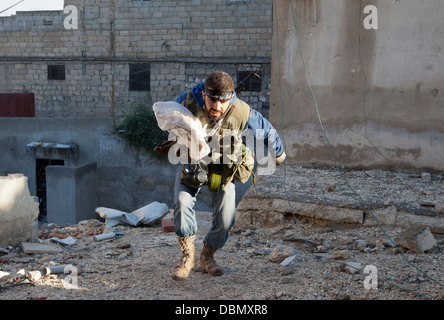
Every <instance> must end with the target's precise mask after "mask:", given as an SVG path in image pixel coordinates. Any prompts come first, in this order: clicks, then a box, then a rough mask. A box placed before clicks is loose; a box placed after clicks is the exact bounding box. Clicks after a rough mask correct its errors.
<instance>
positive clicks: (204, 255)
mask: <svg viewBox="0 0 444 320" xmlns="http://www.w3.org/2000/svg"><path fill="white" fill-rule="evenodd" d="M216 250H217V249H211V248H210V247H208V246H207V245H206V243H205V242H204V247H203V249H202V252H201V254H200V267H201V269H202V271H203V272H207V273H208V274H210V275H212V276H221V275H222V274H223V273H224V271H223V270H222V268H221V267H219V266H218V265H217V263H216V261H214V253H215V252H216Z"/></svg>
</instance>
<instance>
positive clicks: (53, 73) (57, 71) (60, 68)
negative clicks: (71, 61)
mask: <svg viewBox="0 0 444 320" xmlns="http://www.w3.org/2000/svg"><path fill="white" fill-rule="evenodd" d="M48 80H65V65H64V64H49V65H48Z"/></svg>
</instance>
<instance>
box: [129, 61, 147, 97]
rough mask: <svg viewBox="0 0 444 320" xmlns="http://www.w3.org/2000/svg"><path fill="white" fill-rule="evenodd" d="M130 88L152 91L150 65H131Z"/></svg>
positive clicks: (132, 89) (131, 89)
mask: <svg viewBox="0 0 444 320" xmlns="http://www.w3.org/2000/svg"><path fill="white" fill-rule="evenodd" d="M129 90H130V91H150V65H149V64H130V65H129Z"/></svg>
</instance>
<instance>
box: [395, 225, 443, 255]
mask: <svg viewBox="0 0 444 320" xmlns="http://www.w3.org/2000/svg"><path fill="white" fill-rule="evenodd" d="M394 241H395V243H396V244H397V245H399V246H401V247H404V248H407V249H409V250H411V251H413V252H415V253H423V252H425V251H428V250H430V249H432V248H433V247H434V246H435V245H436V240H435V238H434V236H433V234H432V233H431V232H430V228H428V227H423V226H419V227H418V226H416V227H412V228H410V229H408V230H406V231H404V232H403V233H402V234H400V235H399V236H398V237H397V238H395V239H394Z"/></svg>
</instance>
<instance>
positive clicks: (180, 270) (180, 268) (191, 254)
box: [171, 236, 196, 280]
mask: <svg viewBox="0 0 444 320" xmlns="http://www.w3.org/2000/svg"><path fill="white" fill-rule="evenodd" d="M195 237H196V236H191V237H188V238H185V237H179V244H180V249H181V250H182V258H181V259H180V261H179V264H178V265H177V266H175V267H174V269H173V274H172V275H171V277H172V278H173V279H174V280H185V279H187V278H188V275H189V273H190V271H191V270H193V269H194V268H196V250H195V248H194V238H195Z"/></svg>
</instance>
